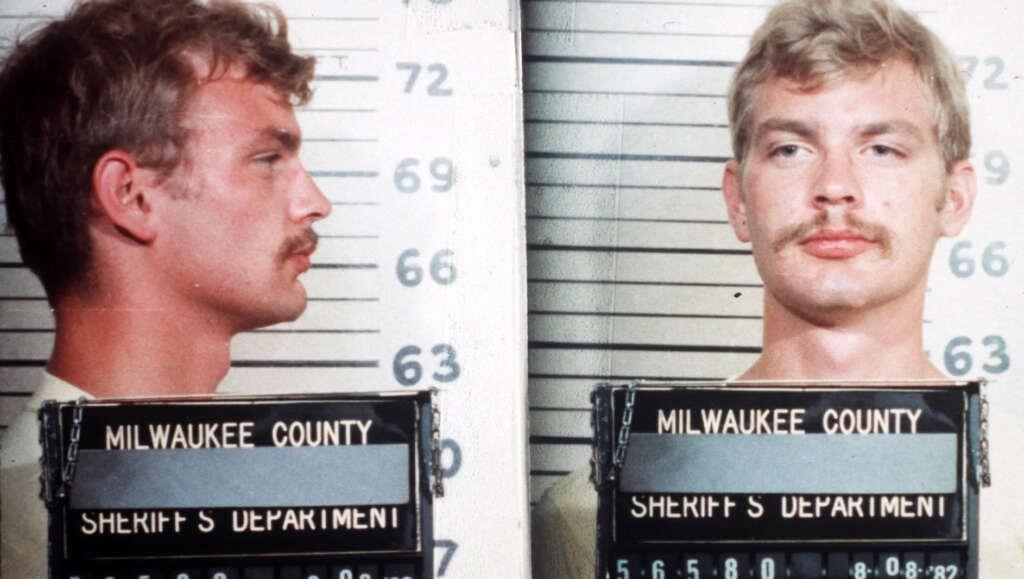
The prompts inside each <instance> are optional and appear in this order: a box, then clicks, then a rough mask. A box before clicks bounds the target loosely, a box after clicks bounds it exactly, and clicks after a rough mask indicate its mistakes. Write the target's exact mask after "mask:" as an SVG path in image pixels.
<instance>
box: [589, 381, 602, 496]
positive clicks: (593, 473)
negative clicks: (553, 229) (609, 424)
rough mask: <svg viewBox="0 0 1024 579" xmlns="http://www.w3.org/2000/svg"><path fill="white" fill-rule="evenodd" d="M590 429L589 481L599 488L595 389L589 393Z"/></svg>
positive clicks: (600, 482) (600, 485) (600, 483)
mask: <svg viewBox="0 0 1024 579" xmlns="http://www.w3.org/2000/svg"><path fill="white" fill-rule="evenodd" d="M590 406H591V410H590V430H591V432H593V433H594V437H593V440H592V441H591V443H590V482H591V483H593V485H594V486H595V487H596V488H598V489H600V488H602V481H601V480H599V478H598V476H599V475H598V474H597V462H598V448H597V440H598V437H597V390H596V389H595V390H594V391H593V392H591V393H590Z"/></svg>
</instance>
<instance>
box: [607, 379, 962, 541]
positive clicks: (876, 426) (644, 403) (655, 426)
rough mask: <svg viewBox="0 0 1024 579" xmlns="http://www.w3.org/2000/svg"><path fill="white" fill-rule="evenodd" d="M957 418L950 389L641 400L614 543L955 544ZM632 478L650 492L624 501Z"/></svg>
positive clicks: (659, 393)
mask: <svg viewBox="0 0 1024 579" xmlns="http://www.w3.org/2000/svg"><path fill="white" fill-rule="evenodd" d="M624 395H625V393H624V392H621V391H620V392H619V393H617V396H616V397H615V399H614V402H613V403H614V405H615V414H614V416H615V420H616V422H615V423H616V424H618V423H619V422H621V419H622V411H623V406H624V404H623V399H624ZM964 409H965V398H964V395H963V393H961V392H958V391H956V390H938V391H928V392H908V391H880V390H870V391H850V390H833V391H828V392H825V391H811V392H809V391H749V390H748V391H738V390H724V389H718V390H694V389H678V390H675V389H672V390H657V389H654V390H645V391H643V394H642V395H640V396H637V398H636V405H635V408H634V411H633V422H632V429H631V430H632V435H631V443H630V447H629V453H628V454H627V462H626V468H625V469H624V472H623V473H622V474H621V476H620V484H619V489H618V490H619V492H618V493H616V500H615V519H614V525H615V533H616V537H617V538H619V539H620V540H627V541H659V542H662V541H666V540H672V539H676V540H705V541H708V540H732V541H763V540H819V541H821V540H900V539H905V540H929V539H953V540H958V539H961V538H963V533H964V520H963V504H964V486H963V475H964V465H963V449H962V446H961V444H962V439H963V436H962V435H963V430H964ZM672 451H675V456H673V454H672ZM644 452H646V455H644V454H643V453H644ZM638 453H639V454H640V455H639V456H638ZM672 458H677V459H678V460H675V461H672V460H671V459H672ZM913 461H916V462H913ZM722 465H725V466H724V467H723V466H722ZM641 470H647V471H651V472H648V473H643V474H641V473H639V472H637V471H641ZM666 474H668V475H669V476H670V477H672V480H665V479H666V476H665V475H666ZM659 475H661V479H660V480H659V479H658V478H657V477H658V476H659ZM938 478H941V479H942V481H943V484H940V485H937V484H935V483H936V480H935V479H938ZM637 480H641V481H642V482H643V483H646V484H647V485H648V489H644V490H650V485H653V486H654V487H655V488H660V489H661V490H662V492H630V491H631V490H634V491H635V490H636V486H637V482H636V481H637ZM641 486H642V485H641ZM673 486H675V487H677V488H678V490H690V491H695V492H665V491H669V490H671V489H672V487H673ZM694 486H696V487H699V488H696V489H694V488H687V487H694ZM723 491H724V492H723Z"/></svg>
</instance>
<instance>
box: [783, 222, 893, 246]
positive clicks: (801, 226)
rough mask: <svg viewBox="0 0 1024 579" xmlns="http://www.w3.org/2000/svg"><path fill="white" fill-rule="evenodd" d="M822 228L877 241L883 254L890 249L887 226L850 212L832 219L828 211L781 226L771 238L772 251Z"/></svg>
mask: <svg viewBox="0 0 1024 579" xmlns="http://www.w3.org/2000/svg"><path fill="white" fill-rule="evenodd" d="M823 228H828V229H844V230H847V231H851V232H853V233H855V234H857V235H860V236H862V237H864V238H865V239H867V240H869V241H873V242H875V243H877V244H878V245H879V246H880V247H881V249H882V252H883V254H885V255H888V254H889V252H890V251H891V250H892V232H891V231H890V230H889V228H888V227H886V226H884V225H882V224H880V223H873V222H870V221H865V220H863V219H861V218H859V217H857V216H856V215H853V214H852V213H843V214H842V217H841V218H838V219H833V218H832V217H830V215H829V213H826V212H822V213H818V214H817V215H815V216H814V218H813V219H810V220H808V221H804V222H802V223H796V224H794V225H790V226H788V227H784V228H782V229H781V230H780V231H779V232H778V234H776V235H775V238H774V239H773V240H772V251H774V252H776V253H778V252H779V251H782V248H784V247H785V246H787V245H789V244H791V243H799V242H800V241H802V240H803V239H805V238H807V237H808V236H810V235H812V234H813V233H814V232H815V231H817V230H819V229H823Z"/></svg>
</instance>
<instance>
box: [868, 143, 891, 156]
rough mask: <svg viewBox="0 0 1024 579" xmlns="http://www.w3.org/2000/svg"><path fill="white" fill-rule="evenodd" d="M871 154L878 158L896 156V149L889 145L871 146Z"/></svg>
mask: <svg viewBox="0 0 1024 579" xmlns="http://www.w3.org/2000/svg"><path fill="white" fill-rule="evenodd" d="M871 153H872V154H874V155H876V156H878V157H888V156H891V155H895V154H896V149H893V148H892V147H890V146H888V145H871Z"/></svg>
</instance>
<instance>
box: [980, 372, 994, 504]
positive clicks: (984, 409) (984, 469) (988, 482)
mask: <svg viewBox="0 0 1024 579" xmlns="http://www.w3.org/2000/svg"><path fill="white" fill-rule="evenodd" d="M980 397H981V424H980V426H981V440H980V441H979V443H978V446H979V450H980V451H981V458H980V459H979V461H978V462H979V465H980V467H981V469H980V473H979V475H980V477H981V486H982V487H990V486H992V472H991V470H990V466H989V460H988V397H987V396H985V391H984V384H982V391H981V396H980Z"/></svg>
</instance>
